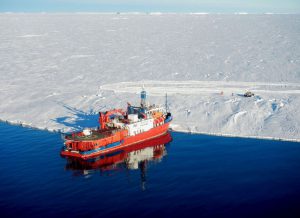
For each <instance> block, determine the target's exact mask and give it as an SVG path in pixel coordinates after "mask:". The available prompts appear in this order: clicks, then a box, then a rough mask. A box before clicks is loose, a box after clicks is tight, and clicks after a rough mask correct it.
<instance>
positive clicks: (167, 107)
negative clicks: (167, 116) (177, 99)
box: [165, 93, 169, 112]
mask: <svg viewBox="0 0 300 218" xmlns="http://www.w3.org/2000/svg"><path fill="white" fill-rule="evenodd" d="M165 108H166V112H169V106H168V93H166V102H165Z"/></svg>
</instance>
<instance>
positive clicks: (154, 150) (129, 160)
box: [65, 132, 172, 190]
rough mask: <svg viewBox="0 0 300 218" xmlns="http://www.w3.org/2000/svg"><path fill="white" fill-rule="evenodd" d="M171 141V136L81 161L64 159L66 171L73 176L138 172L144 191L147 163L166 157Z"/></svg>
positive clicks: (72, 158)
mask: <svg viewBox="0 0 300 218" xmlns="http://www.w3.org/2000/svg"><path fill="white" fill-rule="evenodd" d="M171 141H172V137H171V134H170V133H169V132H167V133H166V134H165V135H163V136H160V137H157V138H154V139H150V140H147V141H144V142H141V143H137V144H134V145H130V146H127V147H124V148H120V149H116V150H115V151H112V152H109V153H104V154H101V155H99V156H98V157H95V158H92V159H87V160H83V159H80V158H75V157H66V159H67V164H66V167H65V168H66V170H73V171H74V175H83V176H86V177H89V176H91V175H92V174H94V173H95V172H97V171H100V173H101V175H103V174H104V175H106V174H111V173H112V172H118V171H121V170H122V169H126V170H140V171H141V182H142V189H143V190H144V189H145V183H146V170H147V165H148V163H149V162H153V163H159V162H160V161H161V160H162V159H163V157H164V156H166V155H167V151H166V144H168V143H169V142H171Z"/></svg>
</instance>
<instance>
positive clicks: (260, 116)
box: [0, 13, 300, 141]
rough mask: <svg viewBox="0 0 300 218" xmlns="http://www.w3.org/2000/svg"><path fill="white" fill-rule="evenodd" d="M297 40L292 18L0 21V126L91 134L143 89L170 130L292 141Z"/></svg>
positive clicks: (9, 17)
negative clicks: (167, 113)
mask: <svg viewBox="0 0 300 218" xmlns="http://www.w3.org/2000/svg"><path fill="white" fill-rule="evenodd" d="M299 36H300V15H272V14H264V15H250V14H248V15H240V14H234V15H221V14H216V15H213V14H159V15H154V14H112V13H110V14H80V13H77V14H47V13H45V14H14V13H12V14H0V76H1V79H0V100H1V104H0V119H1V120H3V121H8V122H11V123H17V124H23V125H28V126H31V127H35V128H40V129H47V130H50V131H52V130H53V131H63V132H67V131H71V130H78V129H82V128H84V127H95V126H97V121H98V114H97V113H98V111H100V110H108V109H111V108H119V107H121V108H125V107H126V103H127V102H130V103H132V104H138V103H139V95H137V94H138V93H139V92H140V91H141V87H142V86H143V85H144V86H145V89H146V90H147V91H148V95H149V96H148V100H149V101H150V102H153V103H161V104H164V101H165V99H164V96H165V93H166V92H167V93H168V96H169V98H168V100H169V107H170V110H171V112H172V114H173V116H174V120H173V122H172V126H171V127H172V129H174V130H177V131H186V132H198V133H208V134H217V135H232V136H242V137H259V138H277V139H286V140H296V141H300V115H299V111H300V110H299V107H300V37H299ZM247 90H250V91H253V92H254V93H255V94H256V95H255V96H254V97H251V98H245V97H243V96H242V94H243V93H244V92H245V91H247Z"/></svg>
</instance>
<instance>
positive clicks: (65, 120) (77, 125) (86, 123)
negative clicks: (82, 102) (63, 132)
mask: <svg viewBox="0 0 300 218" xmlns="http://www.w3.org/2000/svg"><path fill="white" fill-rule="evenodd" d="M62 106H63V107H64V108H66V109H67V110H68V112H69V114H71V115H70V116H64V117H58V118H55V119H52V120H53V121H55V122H57V123H59V124H63V125H64V126H65V127H70V128H72V129H73V130H76V131H78V130H82V129H84V128H86V127H91V128H94V127H98V126H99V123H98V118H99V114H98V113H99V112H98V111H97V112H95V111H93V110H90V111H88V112H84V111H82V110H79V109H77V108H74V107H71V106H68V105H66V104H62Z"/></svg>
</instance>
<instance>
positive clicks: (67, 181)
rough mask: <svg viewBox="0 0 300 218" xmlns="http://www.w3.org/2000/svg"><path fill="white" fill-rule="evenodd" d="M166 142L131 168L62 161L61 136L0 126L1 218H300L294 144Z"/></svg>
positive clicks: (299, 147) (199, 138)
mask: <svg viewBox="0 0 300 218" xmlns="http://www.w3.org/2000/svg"><path fill="white" fill-rule="evenodd" d="M171 135H172V138H173V141H172V142H170V143H168V144H166V145H165V146H160V147H159V148H161V153H159V152H158V155H157V157H156V158H154V157H153V158H152V159H151V158H148V159H147V160H144V161H140V162H139V163H138V165H137V167H138V169H133V168H134V167H133V166H130V163H128V160H127V161H125V160H124V161H123V162H122V160H121V159H122V158H121V159H118V161H119V162H118V163H116V164H111V163H109V162H110V161H111V159H105V158H108V157H104V159H103V158H102V160H110V161H108V162H105V161H104V162H103V163H100V164H99V162H97V160H94V162H91V163H87V164H84V163H80V162H76V161H75V162H74V161H72V160H67V159H65V158H62V157H61V156H60V155H59V152H60V148H61V146H62V140H61V137H60V135H59V134H55V133H49V132H44V131H38V130H32V129H27V128H22V127H17V126H10V125H7V124H4V123H0V137H1V141H0V143H1V145H0V216H1V217H12V216H14V217H33V216H38V217H61V216H65V217H71V216H73V217H74V216H75V217H81V216H86V217H182V216H185V217H187V216H193V217H300V144H299V143H292V142H281V141H269V140H254V139H240V138H224V137H215V136H206V135H190V134H183V133H175V132H173V133H171ZM150 153H151V152H150ZM127 155H128V154H127ZM125 156H126V155H125ZM120 160H121V161H120ZM98 161H99V160H98Z"/></svg>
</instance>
